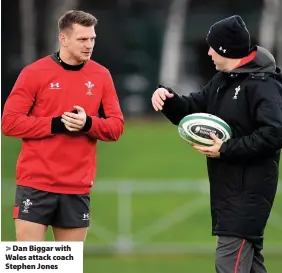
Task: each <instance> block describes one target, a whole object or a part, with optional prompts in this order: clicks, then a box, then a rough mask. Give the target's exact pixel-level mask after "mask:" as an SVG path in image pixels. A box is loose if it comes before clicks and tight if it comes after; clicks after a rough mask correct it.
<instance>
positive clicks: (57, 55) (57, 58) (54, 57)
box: [51, 52, 85, 71]
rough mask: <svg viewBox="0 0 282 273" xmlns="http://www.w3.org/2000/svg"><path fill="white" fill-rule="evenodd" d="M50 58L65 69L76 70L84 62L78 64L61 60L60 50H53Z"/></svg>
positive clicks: (81, 66)
mask: <svg viewBox="0 0 282 273" xmlns="http://www.w3.org/2000/svg"><path fill="white" fill-rule="evenodd" d="M51 58H52V60H54V61H55V62H56V63H57V64H59V65H60V66H61V67H63V68H64V69H65V70H73V71H78V70H80V69H81V68H83V67H84V65H85V62H83V63H82V64H79V65H70V64H67V63H65V62H63V61H62V59H61V58H60V52H55V53H54V54H52V55H51Z"/></svg>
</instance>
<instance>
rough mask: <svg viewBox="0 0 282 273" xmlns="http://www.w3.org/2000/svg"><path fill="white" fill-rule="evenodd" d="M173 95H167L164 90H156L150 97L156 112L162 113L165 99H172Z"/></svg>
mask: <svg viewBox="0 0 282 273" xmlns="http://www.w3.org/2000/svg"><path fill="white" fill-rule="evenodd" d="M172 97H173V94H172V93H169V92H168V91H167V90H166V89H165V88H158V89H157V90H156V91H155V92H154V94H153V96H152V105H153V107H154V109H155V110H156V111H162V110H163V106H164V101H165V100H166V99H167V98H172Z"/></svg>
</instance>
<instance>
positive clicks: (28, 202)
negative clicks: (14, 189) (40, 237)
mask: <svg viewBox="0 0 282 273" xmlns="http://www.w3.org/2000/svg"><path fill="white" fill-rule="evenodd" d="M23 203H24V209H23V212H24V213H28V212H29V211H28V209H29V208H30V206H31V205H32V202H30V199H26V200H25V201H23Z"/></svg>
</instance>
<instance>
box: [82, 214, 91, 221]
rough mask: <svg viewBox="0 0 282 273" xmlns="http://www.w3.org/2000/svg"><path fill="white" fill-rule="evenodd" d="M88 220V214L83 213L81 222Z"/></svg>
mask: <svg viewBox="0 0 282 273" xmlns="http://www.w3.org/2000/svg"><path fill="white" fill-rule="evenodd" d="M89 219H90V215H89V213H83V218H82V220H85V221H88V220H89Z"/></svg>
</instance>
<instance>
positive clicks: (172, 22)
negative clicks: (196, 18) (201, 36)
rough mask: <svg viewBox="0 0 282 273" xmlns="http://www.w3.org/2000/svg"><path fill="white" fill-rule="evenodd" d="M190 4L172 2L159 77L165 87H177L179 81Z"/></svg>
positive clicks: (179, 0) (184, 1)
mask: <svg viewBox="0 0 282 273" xmlns="http://www.w3.org/2000/svg"><path fill="white" fill-rule="evenodd" d="M189 2H190V0H172V2H171V5H170V9H169V16H168V19H167V26H166V30H165V35H164V41H163V48H162V56H161V67H160V76H159V77H160V82H161V83H162V84H164V85H170V86H173V85H176V84H177V82H178V79H179V75H180V68H181V63H182V62H181V56H182V55H181V54H182V52H183V51H182V41H183V36H184V28H185V16H186V9H187V5H188V4H189Z"/></svg>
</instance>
